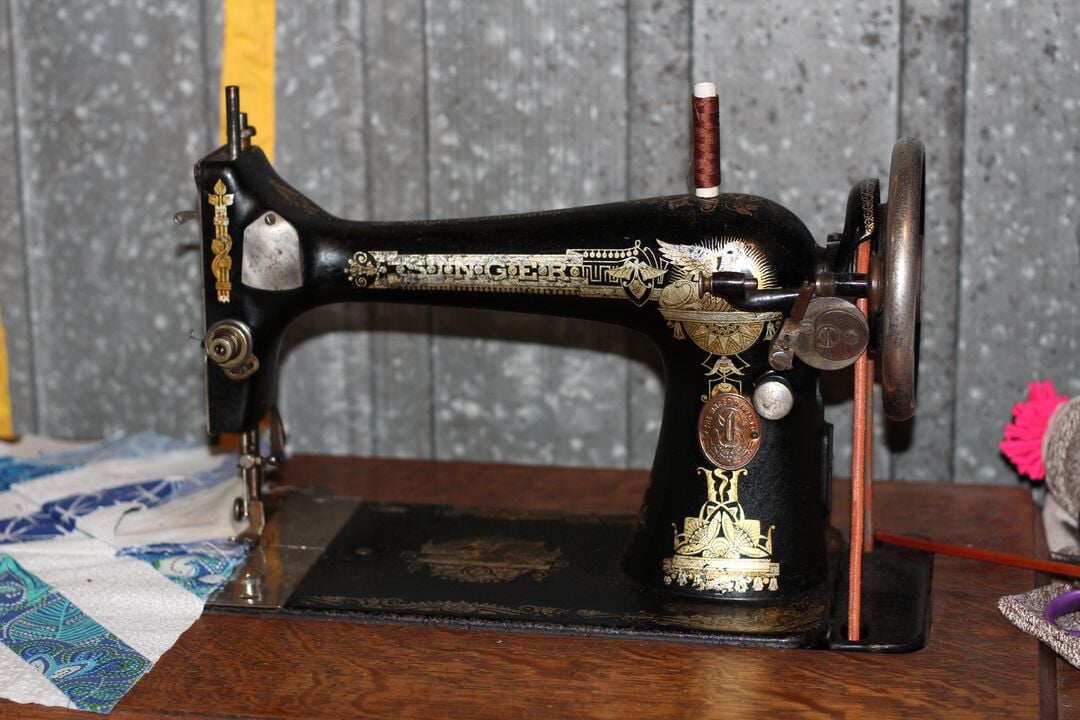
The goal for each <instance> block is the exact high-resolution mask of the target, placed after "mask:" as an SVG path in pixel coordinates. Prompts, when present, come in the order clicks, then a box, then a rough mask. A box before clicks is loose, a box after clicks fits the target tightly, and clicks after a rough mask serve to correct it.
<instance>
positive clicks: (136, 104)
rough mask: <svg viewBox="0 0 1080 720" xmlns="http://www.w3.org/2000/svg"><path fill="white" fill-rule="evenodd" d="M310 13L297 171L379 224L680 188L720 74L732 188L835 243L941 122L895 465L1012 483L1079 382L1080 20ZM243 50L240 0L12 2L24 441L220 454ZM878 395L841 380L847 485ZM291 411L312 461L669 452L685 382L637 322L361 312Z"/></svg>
mask: <svg viewBox="0 0 1080 720" xmlns="http://www.w3.org/2000/svg"><path fill="white" fill-rule="evenodd" d="M278 7H279V27H278V31H277V59H278V75H277V92H278V118H277V124H278V147H277V165H278V167H279V169H280V170H281V172H282V174H283V175H284V176H285V177H286V178H288V179H289V180H290V181H291V182H293V183H294V184H297V185H298V186H299V187H301V189H303V190H304V191H305V192H307V193H309V194H310V195H311V196H312V197H313V198H314V199H315V200H316V201H317V202H319V203H320V204H322V205H324V206H325V207H327V208H328V209H330V210H331V211H334V212H336V213H340V214H343V215H347V216H350V217H354V218H380V219H394V218H419V217H425V216H433V217H453V216H462V215H472V214H489V213H495V212H515V211H525V210H533V209H541V208H551V207H560V206H569V205H580V204H585V203H590V202H601V201H606V200H618V199H622V198H626V197H640V196H647V195H654V194H666V193H675V192H680V191H682V190H683V189H684V187H685V168H686V166H685V162H686V151H687V147H686V146H687V119H686V110H685V104H686V95H687V92H688V88H689V85H690V84H691V83H692V82H693V81H694V80H700V79H710V80H715V81H716V82H717V83H718V85H719V87H720V92H721V108H722V125H723V135H724V138H723V139H724V173H725V174H724V186H725V188H726V189H729V190H740V191H747V192H757V193H761V194H765V195H769V196H771V197H774V198H776V199H778V200H780V201H781V202H783V203H785V204H787V205H788V206H789V207H791V208H792V209H793V210H794V211H795V212H796V213H797V214H798V215H799V216H800V217H802V218H803V219H804V221H805V222H806V223H807V225H808V226H809V227H810V229H811V230H812V231H813V232H814V234H815V236H816V237H818V238H819V239H823V238H824V236H825V234H827V233H828V232H830V231H835V230H838V229H839V228H840V226H841V224H842V221H843V208H844V202H845V198H846V194H847V191H848V189H849V187H850V184H851V183H852V182H854V181H855V180H858V179H859V178H861V177H866V176H878V177H881V178H883V179H884V178H885V176H886V174H887V171H888V159H889V149H890V147H891V145H892V142H893V141H894V140H895V138H896V137H897V136H898V135H900V134H905V133H908V134H915V135H918V136H919V137H921V138H922V139H923V141H924V142H925V143H926V145H927V151H928V156H927V157H928V183H927V189H928V193H929V194H928V212H929V218H928V223H927V238H926V267H925V295H924V303H923V309H924V313H925V322H924V326H923V349H922V366H923V371H922V379H921V386H920V401H921V408H920V414H919V415H918V416H917V418H916V420H915V422H914V423H913V424H909V425H903V426H892V425H886V424H884V423H882V422H879V423H878V429H879V433H880V434H881V436H882V437H883V438H885V439H887V443H883V444H882V446H881V447H882V450H881V451H880V452H879V453H878V455H877V461H876V463H875V464H876V466H877V471H878V473H879V474H881V475H884V474H890V473H891V474H896V475H900V476H903V477H907V478H912V479H927V480H957V481H962V482H970V481H975V482H1003V483H1008V482H1013V481H1014V478H1013V475H1012V474H1011V472H1010V471H1009V469H1008V468H1007V467H1006V466H1005V464H1004V463H1003V462H1002V461H1001V459H1000V458H999V457H998V456H997V452H996V448H995V445H996V441H997V438H998V435H999V433H1000V428H1001V426H1002V424H1003V423H1004V422H1006V421H1007V420H1008V414H1009V409H1010V408H1011V406H1012V404H1013V403H1014V402H1015V401H1016V400H1017V399H1019V397H1021V396H1022V394H1023V391H1024V384H1025V383H1026V382H1027V381H1028V380H1029V379H1031V378H1034V377H1042V376H1048V377H1052V378H1053V379H1054V380H1055V381H1056V382H1057V384H1058V386H1059V387H1060V388H1061V389H1063V390H1066V391H1071V392H1077V391H1080V372H1078V370H1080V363H1078V361H1077V360H1076V352H1075V350H1076V348H1075V345H1076V342H1077V341H1076V336H1077V330H1078V329H1080V328H1078V327H1077V324H1078V322H1080V321H1078V320H1077V319H1076V317H1075V314H1074V313H1073V312H1072V303H1073V302H1074V301H1075V297H1076V285H1077V270H1078V269H1080V267H1078V265H1080V263H1078V259H1077V234H1076V228H1077V217H1076V212H1077V211H1076V199H1077V198H1076V194H1077V188H1076V182H1077V181H1076V178H1077V174H1076V172H1075V167H1074V166H1075V164H1076V158H1075V154H1076V152H1077V149H1078V148H1077V144H1078V142H1080V139H1078V138H1077V137H1076V129H1075V125H1076V124H1075V123H1074V122H1072V118H1073V116H1074V115H1075V113H1076V105H1077V102H1080V87H1078V86H1080V70H1078V62H1080V59H1078V58H1077V57H1076V52H1075V45H1076V42H1075V40H1076V27H1077V22H1078V20H1080V18H1078V16H1077V10H1076V9H1075V8H1073V7H1072V6H1070V5H1067V4H1062V3H1054V2H1051V1H1050V0H1038V1H1037V2H1032V3H1026V4H1016V5H1014V6H1013V7H1011V8H1001V7H999V6H998V5H997V4H994V3H970V4H969V3H966V2H965V1H964V0H874V1H871V0H834V1H833V2H829V3H804V2H795V1H794V0H769V1H768V2H764V3H754V4H746V3H735V2H720V3H716V2H702V1H701V0H679V1H677V2H671V3H653V2H643V1H642V0H605V1H604V2H600V3H587V4H581V3H574V4H570V3H562V2H555V1H554V0H543V1H540V2H528V3H526V2H519V1H516V0H515V1H514V2H509V3H506V2H495V1H494V0H493V1H492V2H462V1H460V0H459V1H458V2H452V1H446V2H443V1H442V0H440V1H439V2H429V1H427V0H409V1H408V2H390V1H389V0H380V1H371V2H361V1H360V0H351V1H350V2H340V3H332V4H328V3H319V2H302V3H279V4H278ZM220 32H221V10H220V5H219V4H218V3H215V2H209V1H206V2H203V3H201V4H189V3H180V2H174V3H164V4H162V3H158V2H149V0H135V1H133V2H131V3H126V4H124V6H123V7H115V8H112V7H106V6H99V5H97V4H86V5H78V6H73V5H72V4H70V3H61V2H29V0H0V223H2V227H3V228H4V232H3V233H0V253H2V255H0V283H2V284H0V305H2V306H3V312H4V320H5V323H6V326H7V330H8V351H9V355H10V359H11V364H12V385H13V387H12V390H13V402H14V406H15V411H16V420H17V423H18V426H19V427H20V428H22V429H24V430H32V429H33V430H38V431H42V432H48V433H53V434H59V435H97V434H101V433H103V432H109V431H113V430H117V429H128V430H135V429H140V428H146V427H152V428H156V429H159V430H163V431H166V432H172V433H177V434H181V435H186V436H188V437H198V436H199V433H200V431H201V374H200V365H201V363H200V359H199V355H198V348H197V345H196V344H195V343H193V342H191V341H189V340H188V339H187V336H188V329H189V328H195V327H198V326H199V324H200V322H201V319H200V317H199V308H198V303H197V288H198V283H199V278H198V270H197V267H198V266H197V263H196V262H195V260H194V257H193V256H192V255H190V254H188V255H184V254H178V248H179V247H180V246H181V245H182V244H183V243H190V242H191V241H192V240H194V233H193V232H192V231H191V228H190V227H189V228H183V229H179V230H178V229H174V228H172V227H171V226H170V225H169V217H170V216H171V214H172V212H173V211H174V210H178V209H181V208H186V207H191V206H192V205H193V204H194V202H196V198H194V195H193V187H192V184H191V175H190V167H191V163H192V161H193V159H194V158H196V157H197V156H199V155H200V154H202V153H204V152H205V151H206V149H207V148H208V146H209V145H210V144H211V143H212V142H214V141H215V140H216V135H217V108H218V102H219V100H218V97H217V96H218V92H219V89H218V87H217V85H218V81H217V77H218V73H219V68H220ZM253 122H254V123H255V124H256V125H258V122H259V119H258V118H253ZM849 386H850V381H849V380H848V376H847V374H844V373H840V374H837V375H836V376H835V377H831V378H830V379H829V381H828V382H827V383H826V400H827V402H828V404H829V414H830V417H832V418H833V420H834V422H835V423H836V425H837V439H838V447H837V450H838V452H837V464H838V466H840V467H842V465H843V464H844V463H845V462H846V459H847V457H848V455H849V453H850V450H849V447H850V443H849V441H848V439H847V436H848V435H849V434H850V423H849V421H848V420H847V414H848V412H849V408H850V403H849V402H846V401H845V397H846V393H847V392H848V387H849ZM282 404H283V406H284V409H285V412H286V415H287V418H288V419H289V420H290V421H291V425H292V427H293V439H294V445H295V446H296V447H297V448H298V449H305V450H321V451H331V452H342V453H345V452H355V453H365V454H366V453H373V454H380V455H394V456H403V457H444V458H446V457H448V458H456V457H470V458H477V459H501V460H509V461H515V462H543V463H547V462H555V463H562V464H584V465H605V466H633V467H642V466H647V465H648V464H649V462H650V461H651V456H652V452H653V448H654V447H655V440H656V433H657V431H658V427H659V418H660V407H661V404H662V383H661V379H660V376H659V367H658V362H657V359H656V356H655V353H654V351H653V350H652V349H651V348H650V347H649V346H648V344H647V342H645V341H643V340H642V339H641V338H639V337H637V336H635V335H633V334H632V333H628V332H626V331H623V330H620V329H616V328H610V327H605V326H600V325H593V324H582V323H573V322H568V321H561V320H551V319H536V318H533V317H528V316H514V317H511V316H504V315H497V314H493V313H484V312H477V311H470V312H466V311H458V310H449V309H439V310H431V309H429V308H423V307H409V306H392V305H378V304H375V305H369V306H355V305H354V306H348V307H345V306H342V307H335V308H328V309H325V310H324V311H323V312H320V313H317V314H313V315H311V316H310V317H308V318H305V319H304V320H302V321H301V322H300V323H299V324H298V325H297V327H295V328H292V329H291V330H290V333H289V342H288V354H287V358H286V360H285V363H284V366H283V384H282ZM879 420H880V418H879Z"/></svg>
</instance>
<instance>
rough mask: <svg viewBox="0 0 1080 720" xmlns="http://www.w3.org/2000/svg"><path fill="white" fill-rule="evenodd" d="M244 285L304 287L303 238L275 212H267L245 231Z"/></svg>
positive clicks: (291, 288)
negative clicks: (301, 252) (301, 239)
mask: <svg viewBox="0 0 1080 720" xmlns="http://www.w3.org/2000/svg"><path fill="white" fill-rule="evenodd" d="M243 257H244V260H243V265H242V267H241V270H240V282H242V283H243V284H244V285H246V286H248V287H250V288H255V289H256V290H275V291H277V290H295V289H296V288H298V287H300V286H302V285H303V284H304V270H303V263H302V260H301V257H300V235H299V234H298V233H297V232H296V228H295V227H293V226H292V224H291V223H290V222H289V221H288V220H286V219H285V218H283V217H281V216H280V215H278V214H277V213H275V212H265V213H263V214H262V215H260V216H259V217H257V218H255V220H254V221H252V222H251V223H249V224H248V226H247V227H246V228H244V252H243Z"/></svg>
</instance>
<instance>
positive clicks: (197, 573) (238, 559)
mask: <svg viewBox="0 0 1080 720" xmlns="http://www.w3.org/2000/svg"><path fill="white" fill-rule="evenodd" d="M247 549H248V546H247V544H246V543H243V542H234V541H232V540H208V541H206V542H197V543H163V544H158V545H143V546H142V547H128V548H124V549H123V550H121V551H120V552H118V553H117V555H121V556H126V557H133V558H138V559H139V560H143V561H144V562H148V563H150V564H151V565H152V566H153V567H154V568H155V569H156V570H157V571H158V572H160V573H161V574H162V575H164V576H165V577H167V578H169V579H170V580H172V581H173V582H174V583H176V584H177V585H179V586H180V587H182V588H184V589H185V590H187V591H188V592H190V593H192V594H194V595H196V596H198V597H200V598H202V599H203V600H209V599H210V598H211V597H213V595H214V593H216V592H217V591H218V590H220V589H221V588H222V587H224V586H225V583H227V582H228V581H229V580H230V579H231V578H232V576H233V573H235V572H236V569H237V568H239V567H240V565H241V563H243V561H244V557H245V555H246V554H247Z"/></svg>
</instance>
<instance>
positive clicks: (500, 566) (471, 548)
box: [401, 537, 565, 583]
mask: <svg viewBox="0 0 1080 720" xmlns="http://www.w3.org/2000/svg"><path fill="white" fill-rule="evenodd" d="M561 554H562V551H561V550H559V549H558V548H556V549H554V550H548V549H547V548H546V547H545V546H544V543H543V542H541V541H534V540H520V539H517V538H502V537H471V538H464V539H462V540H449V541H447V542H443V543H436V542H432V541H429V542H426V543H424V544H423V545H422V546H421V547H420V551H419V552H414V551H406V552H403V553H402V554H401V555H402V557H403V558H405V559H406V560H407V561H409V571H410V572H418V571H419V570H421V569H423V568H427V570H428V571H429V572H430V573H431V576H432V577H437V578H441V579H443V580H456V581H457V582H475V583H494V582H510V581H511V580H516V579H518V578H519V577H520V576H522V575H524V574H525V573H529V575H530V577H531V578H532V579H533V580H543V579H544V578H545V577H546V576H547V574H548V572H550V571H551V570H552V569H553V568H559V567H563V566H564V565H565V561H560V560H559V556H560V555H561Z"/></svg>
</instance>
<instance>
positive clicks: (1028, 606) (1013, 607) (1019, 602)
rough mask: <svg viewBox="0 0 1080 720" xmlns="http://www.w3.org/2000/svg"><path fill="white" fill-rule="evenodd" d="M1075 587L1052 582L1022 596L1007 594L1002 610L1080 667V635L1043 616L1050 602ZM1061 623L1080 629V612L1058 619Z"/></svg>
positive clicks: (1071, 663)
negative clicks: (1066, 630)
mask: <svg viewBox="0 0 1080 720" xmlns="http://www.w3.org/2000/svg"><path fill="white" fill-rule="evenodd" d="M1072 587H1073V586H1072V585H1069V584H1068V583H1063V582H1052V583H1050V584H1049V585H1044V586H1042V587H1040V588H1035V589H1034V590H1031V591H1030V592H1026V593H1022V594H1020V595H1006V596H1005V597H1003V598H1001V599H1000V600H998V610H1000V611H1001V614H1002V615H1004V616H1005V617H1006V618H1008V619H1009V622H1011V623H1012V624H1013V625H1015V626H1016V627H1018V628H1020V629H1021V630H1023V631H1024V632H1026V633H1028V634H1029V635H1034V636H1035V637H1037V638H1039V639H1040V640H1042V641H1043V642H1044V643H1046V644H1047V645H1049V646H1050V647H1051V648H1052V649H1053V650H1054V652H1056V653H1057V654H1058V655H1060V656H1061V657H1063V658H1064V659H1065V660H1066V661H1067V662H1068V663H1069V664H1070V665H1072V666H1073V667H1075V668H1080V637H1073V636H1071V635H1069V634H1068V633H1067V632H1065V631H1064V630H1062V629H1061V628H1059V627H1055V626H1053V625H1051V624H1050V623H1048V622H1046V620H1045V619H1044V618H1043V611H1044V610H1046V606H1047V605H1048V604H1049V603H1050V601H1051V600H1053V599H1054V598H1055V597H1057V596H1058V595H1060V594H1061V593H1063V592H1065V591H1066V590H1071V589H1072ZM1058 624H1059V625H1061V627H1065V628H1069V629H1070V630H1080V612H1077V613H1070V614H1069V615H1064V616H1062V617H1060V618H1058Z"/></svg>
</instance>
